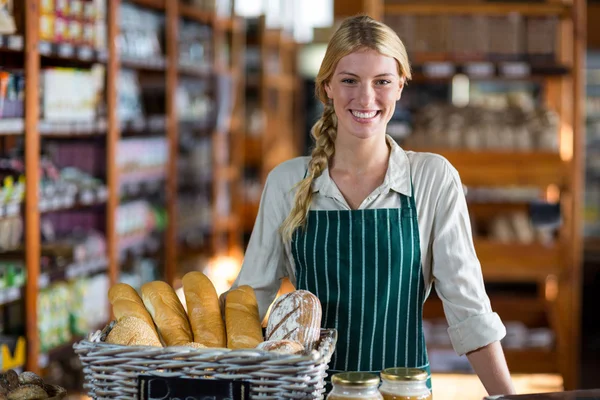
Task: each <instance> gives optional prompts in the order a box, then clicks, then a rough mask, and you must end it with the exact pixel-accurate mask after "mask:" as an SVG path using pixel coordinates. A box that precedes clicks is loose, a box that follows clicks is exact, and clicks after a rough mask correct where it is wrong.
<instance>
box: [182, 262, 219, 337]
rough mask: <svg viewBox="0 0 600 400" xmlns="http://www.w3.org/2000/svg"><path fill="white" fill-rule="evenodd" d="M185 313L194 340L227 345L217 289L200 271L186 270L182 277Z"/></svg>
mask: <svg viewBox="0 0 600 400" xmlns="http://www.w3.org/2000/svg"><path fill="white" fill-rule="evenodd" d="M182 282H183V292H184V293H185V302H186V305H187V314H188V319H189V321H190V325H191V328H192V333H193V335H194V342H196V343H200V344H203V345H204V346H206V347H221V348H224V347H227V335H226V334H225V322H224V321H223V317H222V315H221V307H220V305H219V298H218V296H217V291H216V290H215V287H214V286H213V284H212V282H211V281H210V279H208V277H206V275H204V274H203V273H202V272H196V271H194V272H188V273H187V274H185V276H184V277H183V279H182Z"/></svg>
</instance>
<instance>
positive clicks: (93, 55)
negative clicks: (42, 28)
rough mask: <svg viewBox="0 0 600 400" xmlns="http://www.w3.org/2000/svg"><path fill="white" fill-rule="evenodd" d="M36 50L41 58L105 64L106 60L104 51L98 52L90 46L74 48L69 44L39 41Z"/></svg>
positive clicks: (106, 56)
mask: <svg viewBox="0 0 600 400" xmlns="http://www.w3.org/2000/svg"><path fill="white" fill-rule="evenodd" d="M38 48H39V52H40V55H41V56H44V57H49V58H58V59H64V60H70V61H77V62H81V63H105V62H106V60H107V58H108V54H107V52H106V50H98V49H95V48H93V47H91V46H74V45H72V44H70V43H52V42H47V41H41V42H39V44H38Z"/></svg>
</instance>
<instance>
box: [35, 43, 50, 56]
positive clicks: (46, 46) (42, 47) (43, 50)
mask: <svg viewBox="0 0 600 400" xmlns="http://www.w3.org/2000/svg"><path fill="white" fill-rule="evenodd" d="M38 49H39V52H40V54H41V55H43V56H49V55H50V54H52V44H51V43H49V42H40V44H39V46H38Z"/></svg>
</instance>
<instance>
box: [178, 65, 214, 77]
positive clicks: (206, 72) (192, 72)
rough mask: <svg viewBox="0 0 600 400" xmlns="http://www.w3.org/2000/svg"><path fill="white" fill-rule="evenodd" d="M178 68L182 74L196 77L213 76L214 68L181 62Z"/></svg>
mask: <svg viewBox="0 0 600 400" xmlns="http://www.w3.org/2000/svg"><path fill="white" fill-rule="evenodd" d="M177 70H178V72H179V74H180V75H182V76H188V77H194V78H202V79H208V78H210V77H211V76H212V69H211V68H206V67H204V68H203V67H198V66H196V65H193V64H187V63H180V64H179V66H178V67H177Z"/></svg>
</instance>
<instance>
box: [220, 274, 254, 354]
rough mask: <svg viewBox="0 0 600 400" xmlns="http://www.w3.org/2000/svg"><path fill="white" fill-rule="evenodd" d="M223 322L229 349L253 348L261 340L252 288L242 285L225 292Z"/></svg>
mask: <svg viewBox="0 0 600 400" xmlns="http://www.w3.org/2000/svg"><path fill="white" fill-rule="evenodd" d="M225 323H226V327H227V347H228V348H230V349H254V348H255V347H256V346H257V345H258V344H259V343H261V342H262V341H263V335H262V327H261V325H260V317H259V315H258V303H257V301H256V295H255V294H254V289H252V288H251V287H250V286H245V285H244V286H240V287H238V288H237V289H233V290H231V291H230V292H229V293H228V294H227V298H226V300H225Z"/></svg>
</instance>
